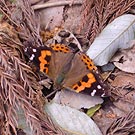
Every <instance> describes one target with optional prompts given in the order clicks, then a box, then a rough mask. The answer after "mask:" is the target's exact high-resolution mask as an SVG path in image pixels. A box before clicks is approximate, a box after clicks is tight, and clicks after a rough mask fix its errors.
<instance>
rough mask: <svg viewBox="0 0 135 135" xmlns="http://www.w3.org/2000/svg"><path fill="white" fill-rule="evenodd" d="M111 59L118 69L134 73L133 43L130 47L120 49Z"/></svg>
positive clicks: (134, 53) (134, 56)
mask: <svg viewBox="0 0 135 135" xmlns="http://www.w3.org/2000/svg"><path fill="white" fill-rule="evenodd" d="M134 42H135V41H134ZM111 61H112V62H113V63H114V65H115V66H116V67H117V68H119V69H120V70H122V71H125V72H128V73H135V68H134V65H135V43H134V46H133V47H132V48H130V49H125V50H121V51H120V52H119V53H117V54H116V55H115V56H114V57H113V59H112V60H111Z"/></svg>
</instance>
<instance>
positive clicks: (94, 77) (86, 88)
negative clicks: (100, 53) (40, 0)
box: [62, 53, 106, 96]
mask: <svg viewBox="0 0 135 135" xmlns="http://www.w3.org/2000/svg"><path fill="white" fill-rule="evenodd" d="M62 84H63V87H65V88H68V89H70V90H73V91H75V92H77V93H79V92H80V93H85V94H89V95H91V96H94V95H98V96H106V91H105V89H106V85H105V84H104V83H103V81H102V78H101V77H100V75H99V73H98V71H97V68H96V66H94V64H93V62H92V60H91V59H90V58H89V57H88V56H86V55H85V54H83V53H76V54H75V56H74V58H73V60H72V63H71V68H70V70H69V71H68V73H67V74H66V76H65V79H64V80H63V82H62Z"/></svg>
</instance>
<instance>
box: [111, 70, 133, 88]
mask: <svg viewBox="0 0 135 135" xmlns="http://www.w3.org/2000/svg"><path fill="white" fill-rule="evenodd" d="M134 80H135V75H132V74H128V73H124V72H119V73H118V74H117V76H116V77H115V79H114V81H113V82H112V83H111V85H112V86H113V87H117V88H118V87H119V88H120V87H121V88H128V87H131V88H135V81H134Z"/></svg>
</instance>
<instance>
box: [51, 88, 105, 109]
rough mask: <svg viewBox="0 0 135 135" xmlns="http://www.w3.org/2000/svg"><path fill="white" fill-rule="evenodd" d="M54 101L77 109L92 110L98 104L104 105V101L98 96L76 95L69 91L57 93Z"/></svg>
mask: <svg viewBox="0 0 135 135" xmlns="http://www.w3.org/2000/svg"><path fill="white" fill-rule="evenodd" d="M53 101H54V102H56V103H59V104H63V105H67V106H70V107H73V108H76V109H81V108H91V107H94V106H95V105H97V104H102V103H103V99H102V98H100V97H98V96H97V97H96V96H94V97H92V96H89V95H84V94H81V93H75V92H72V91H67V90H64V91H62V92H57V93H56V95H55V97H54V99H53Z"/></svg>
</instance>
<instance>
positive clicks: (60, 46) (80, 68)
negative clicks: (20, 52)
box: [24, 30, 107, 97]
mask: <svg viewBox="0 0 135 135" xmlns="http://www.w3.org/2000/svg"><path fill="white" fill-rule="evenodd" d="M54 39H55V43H51V44H50V46H49V47H48V46H39V47H36V46H26V47H25V49H24V52H25V54H26V55H27V56H28V58H29V60H30V61H31V62H33V63H34V64H35V65H36V67H37V69H38V71H40V72H43V73H45V74H47V75H48V76H49V78H51V79H52V80H53V83H54V87H56V88H58V89H63V88H65V89H68V90H71V91H74V92H76V93H84V94H88V95H90V96H95V95H97V96H101V97H105V96H106V95H107V85H106V84H105V83H104V82H103V79H102V78H101V76H100V74H99V73H98V70H97V67H96V66H95V65H94V63H93V61H92V60H91V59H90V58H89V57H88V56H87V55H86V54H85V53H83V52H81V51H75V49H73V48H72V47H71V46H74V45H76V46H77V45H78V44H79V43H78V40H77V39H76V38H75V37H74V35H73V34H72V33H70V32H69V31H66V30H61V31H60V32H58V34H57V35H56V37H55V38H54ZM70 45H71V46H70Z"/></svg>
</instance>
